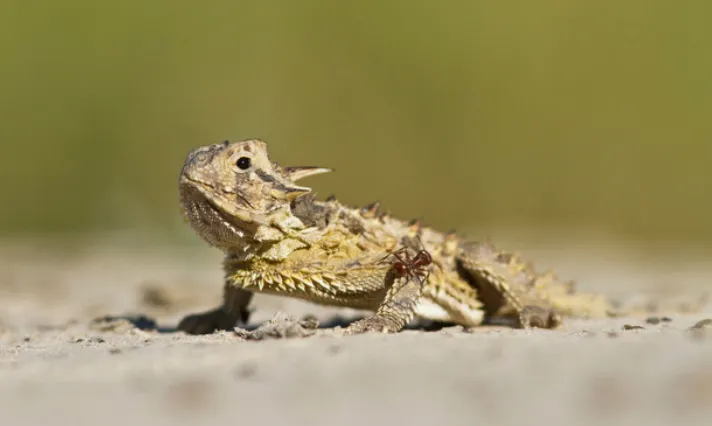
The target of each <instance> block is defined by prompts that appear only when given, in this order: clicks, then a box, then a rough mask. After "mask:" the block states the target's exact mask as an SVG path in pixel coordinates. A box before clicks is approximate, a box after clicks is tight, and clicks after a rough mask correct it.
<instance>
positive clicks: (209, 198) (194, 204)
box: [180, 177, 256, 237]
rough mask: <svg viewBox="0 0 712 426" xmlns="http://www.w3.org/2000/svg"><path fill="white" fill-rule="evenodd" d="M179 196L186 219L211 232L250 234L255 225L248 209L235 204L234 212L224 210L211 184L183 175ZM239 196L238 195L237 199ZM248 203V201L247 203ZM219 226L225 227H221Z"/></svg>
mask: <svg viewBox="0 0 712 426" xmlns="http://www.w3.org/2000/svg"><path fill="white" fill-rule="evenodd" d="M180 192H181V198H182V199H183V200H184V207H183V208H184V210H185V213H186V215H187V216H188V219H189V220H190V222H191V223H193V225H194V226H197V227H200V228H202V229H204V230H206V231H207V230H208V229H210V228H212V229H214V230H213V231H211V233H215V234H222V235H224V234H225V232H224V231H227V233H229V234H232V235H234V236H239V237H245V236H252V235H254V233H255V232H256V226H255V224H254V222H253V221H252V220H250V219H251V215H250V213H249V211H247V210H243V209H240V208H239V207H237V206H236V209H235V210H236V212H231V211H227V210H225V208H224V207H222V206H221V203H220V202H219V201H218V200H216V198H218V197H220V195H216V194H218V191H217V190H216V188H215V187H213V186H212V185H208V184H206V183H204V182H200V181H196V180H193V179H189V178H187V177H184V179H182V181H181V188H180ZM240 198H241V197H239V196H238V199H240ZM248 204H249V203H248ZM221 228H226V229H222V231H221Z"/></svg>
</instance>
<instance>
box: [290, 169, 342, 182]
mask: <svg viewBox="0 0 712 426" xmlns="http://www.w3.org/2000/svg"><path fill="white" fill-rule="evenodd" d="M283 170H284V175H285V176H286V177H287V178H288V179H289V180H291V181H292V182H296V181H298V180H299V179H303V178H305V177H307V176H313V175H318V174H321V173H328V172H333V171H334V169H330V168H328V167H315V166H299V167H285V168H284V169H283Z"/></svg>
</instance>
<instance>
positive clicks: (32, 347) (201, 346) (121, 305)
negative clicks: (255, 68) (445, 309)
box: [0, 244, 712, 426]
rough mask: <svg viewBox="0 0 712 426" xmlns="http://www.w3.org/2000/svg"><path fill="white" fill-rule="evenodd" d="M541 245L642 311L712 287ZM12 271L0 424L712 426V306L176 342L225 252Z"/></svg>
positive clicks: (697, 278) (5, 267)
mask: <svg viewBox="0 0 712 426" xmlns="http://www.w3.org/2000/svg"><path fill="white" fill-rule="evenodd" d="M523 247H524V248H523V250H522V252H523V253H524V254H525V255H527V256H528V257H529V258H531V259H533V260H535V261H536V262H537V265H538V266H539V267H541V268H542V269H545V268H548V267H556V270H557V271H558V272H559V275H561V276H563V277H564V278H573V279H576V280H577V282H578V283H579V287H580V288H583V289H587V290H593V289H596V290H600V291H602V292H604V293H606V294H609V295H611V296H614V297H618V298H622V299H623V300H625V301H626V302H627V303H631V304H636V303H646V301H648V300H649V299H657V300H663V301H665V303H664V305H666V306H667V305H669V306H670V307H679V306H680V305H681V304H684V303H692V302H694V301H695V300H697V298H698V296H699V295H701V294H702V293H703V292H704V291H706V290H711V289H712V286H711V285H710V278H711V277H712V265H710V264H708V263H707V262H705V261H704V259H697V258H693V257H692V256H689V255H680V256H679V258H678V259H676V260H674V261H670V257H667V255H666V256H663V257H654V258H646V257H645V256H641V255H635V254H633V253H630V252H623V251H615V250H611V249H609V248H602V249H592V248H590V247H589V248H586V249H585V250H583V249H582V250H579V251H572V250H571V249H563V248H549V249H546V250H543V249H534V248H533V246H526V245H524V246H523ZM0 256H1V259H0V425H49V424H66V425H125V424H130V425H136V426H138V425H164V424H165V425H169V424H170V425H179V424H193V425H195V424H209V423H208V422H210V423H211V424H217V422H221V423H224V424H227V423H230V424H255V423H254V422H258V423H257V424H298V425H301V424H305V425H306V424H309V425H319V424H330V425H358V424H364V423H365V424H387V423H388V424H410V425H421V424H422V425H436V424H448V425H460V424H462V425H473V424H488V425H491V424H497V425H509V424H512V425H514V424H527V425H531V424H546V425H550V426H551V425H571V424H577V425H578V424H581V425H588V424H604V423H605V424H607V425H634V424H640V425H643V424H645V425H671V424H675V425H688V424H689V425H697V424H699V425H703V424H705V425H709V424H712V328H694V329H691V326H693V325H694V324H696V323H698V322H699V321H701V320H704V319H706V318H712V308H711V307H710V306H709V305H705V306H704V307H703V308H702V310H701V311H699V312H694V313H686V314H679V313H666V312H658V313H655V314H651V315H649V316H650V317H655V318H658V319H660V318H661V317H663V316H664V315H667V316H669V318H665V319H664V320H663V321H659V322H657V323H655V324H653V323H651V322H656V321H655V320H652V321H646V317H645V316H644V317H639V318H638V317H636V318H618V319H610V320H595V321H594V320H575V321H571V320H570V321H567V322H566V324H565V327H563V328H562V329H560V330H555V331H545V330H533V331H528V330H512V329H508V328H503V327H483V328H481V329H477V330H475V331H470V332H468V331H466V330H463V329H462V328H460V327H450V328H444V329H441V330H439V331H424V330H422V329H417V328H416V329H410V330H406V331H404V332H403V333H400V334H398V335H362V336H353V337H348V338H345V337H342V336H340V335H339V333H338V329H337V331H334V330H333V329H329V328H321V329H319V330H317V331H316V333H315V334H314V335H312V336H311V337H308V338H298V339H280V340H263V341H245V340H240V339H239V338H237V337H236V336H235V335H234V334H232V333H220V334H215V335H210V336H187V335H184V334H182V333H177V332H175V331H174V329H173V328H174V327H175V325H176V324H177V321H178V320H179V319H180V318H181V317H182V316H183V315H185V314H187V313H193V312H196V311H200V310H203V309H207V308H210V307H212V306H214V305H216V304H217V303H218V301H219V299H220V287H221V283H220V281H221V274H220V270H219V267H218V265H219V262H220V255H219V253H216V252H214V251H210V250H200V251H195V250H184V251H177V250H172V251H168V250H153V251H145V250H143V251H142V250H121V249H118V248H117V247H113V248H112V247H111V246H104V247H102V246H90V247H87V248H85V249H83V250H80V251H78V252H62V251H61V250H60V251H54V250H51V249H44V250H42V251H41V252H40V251H38V248H37V247H36V246H33V245H24V246H23V245H17V244H15V245H11V246H6V247H5V248H2V249H0ZM254 306H255V308H256V311H255V314H254V318H253V322H254V324H255V325H258V324H260V323H262V322H264V321H266V320H268V319H270V318H272V316H273V315H274V314H275V313H276V312H278V311H284V312H288V313H289V314H293V315H295V316H297V317H298V318H299V317H302V316H304V315H307V314H312V315H315V316H316V317H317V318H318V319H319V320H320V322H322V324H330V325H333V324H345V323H347V322H348V321H350V320H352V319H354V318H357V317H359V316H360V315H362V313H360V312H356V311H344V310H340V311H336V310H330V309H324V308H319V307H316V306H313V305H310V304H306V303H302V302H295V301H289V300H284V299H278V298H272V297H264V296H258V297H257V298H256V300H255V304H254ZM105 316H115V317H122V316H128V317H131V318H132V319H133V320H134V321H133V322H129V321H125V320H116V319H115V320H106V319H105V320H102V321H96V319H97V318H101V317H105ZM135 324H137V325H138V326H139V327H136V326H134V325H135Z"/></svg>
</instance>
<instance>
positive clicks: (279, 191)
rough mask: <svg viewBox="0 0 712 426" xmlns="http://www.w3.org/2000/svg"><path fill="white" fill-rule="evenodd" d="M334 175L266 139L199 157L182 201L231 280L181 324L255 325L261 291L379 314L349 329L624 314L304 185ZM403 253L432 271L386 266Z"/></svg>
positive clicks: (544, 323)
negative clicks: (252, 318) (288, 158)
mask: <svg viewBox="0 0 712 426" xmlns="http://www.w3.org/2000/svg"><path fill="white" fill-rule="evenodd" d="M329 171H331V169H329V168H324V167H311V166H310V167H282V166H279V165H278V164H276V163H275V162H273V161H271V160H270V158H269V156H268V152H267V144H266V143H265V142H264V141H262V140H258V139H251V140H243V141H238V142H229V141H225V142H223V143H219V144H213V145H206V146H202V147H198V148H196V149H194V150H193V151H191V152H190V153H189V154H188V157H187V159H186V161H185V164H184V166H183V169H182V171H181V173H180V178H179V193H180V205H181V208H182V211H183V213H184V215H185V217H186V219H187V221H188V222H189V224H190V226H191V227H192V228H193V229H194V231H195V232H196V233H197V234H198V235H199V236H200V237H202V239H204V240H205V241H206V242H207V243H209V244H210V245H211V246H213V247H216V248H218V249H220V250H222V251H223V252H224V253H225V257H224V261H223V269H224V274H225V282H224V294H223V304H222V306H220V307H218V308H217V309H214V310H211V311H208V312H203V313H199V314H194V315H190V316H187V317H185V318H184V319H183V320H182V321H181V322H180V324H179V326H178V328H179V330H182V331H185V332H187V333H191V334H204V333H211V332H213V331H215V330H220V329H232V328H233V327H235V326H236V324H239V323H246V322H247V321H248V318H249V310H248V305H249V303H250V301H251V299H252V295H253V294H254V293H255V292H263V293H268V294H274V295H283V296H288V297H295V298H300V299H304V300H308V301H312V302H316V303H320V304H324V305H330V306H341V307H350V308H356V309H365V310H370V311H372V312H375V314H374V315H373V316H369V317H366V318H364V319H360V320H357V321H354V322H352V323H351V324H350V325H349V326H348V327H347V328H346V330H345V332H346V334H358V333H363V332H367V331H377V332H390V333H394V332H398V331H400V330H402V329H403V328H404V327H405V326H406V325H407V324H408V323H409V322H410V321H411V320H413V319H415V318H420V319H428V320H434V321H439V322H448V323H455V324H459V325H462V326H465V327H474V326H478V325H481V324H483V323H484V322H486V321H487V320H491V319H496V318H504V319H507V318H509V319H511V320H513V321H514V324H516V325H517V326H519V327H524V328H527V327H542V328H554V327H557V326H558V325H559V324H560V323H561V321H562V317H563V316H578V317H601V316H606V315H608V314H609V312H611V311H613V306H612V304H611V302H610V301H609V300H607V299H606V298H605V297H603V296H602V295H597V294H589V293H579V292H575V291H574V287H573V283H572V282H564V281H560V280H559V279H558V278H557V277H556V275H555V274H554V273H552V272H546V273H543V274H540V273H537V272H536V271H535V270H534V268H533V267H532V266H531V265H530V264H529V263H526V262H524V261H522V260H521V259H520V257H519V256H518V255H516V254H515V253H509V252H504V251H500V250H498V249H497V248H495V247H494V246H493V245H492V244H491V243H490V242H489V241H484V242H473V241H468V240H464V239H462V238H461V237H459V236H458V235H456V234H455V233H454V232H449V233H443V232H438V231H436V230H434V229H431V228H429V227H427V226H423V225H422V224H421V223H420V222H419V221H416V220H412V221H409V222H407V221H402V220H399V219H396V218H394V217H391V216H390V215H388V214H386V213H383V212H381V211H379V206H378V204H377V203H374V204H371V205H368V206H366V207H363V208H352V207H348V206H346V205H344V204H342V203H340V202H339V201H337V200H336V199H335V198H334V197H329V198H328V199H326V200H324V201H319V200H317V199H316V197H315V196H314V194H313V193H312V192H311V189H310V188H308V187H304V186H300V185H297V184H296V183H295V182H297V181H299V180H300V179H303V178H306V177H308V176H313V175H317V174H320V173H325V172H329ZM421 244H422V246H421ZM403 248H405V250H408V251H409V252H413V253H415V252H418V251H419V250H421V249H424V250H425V251H426V252H427V253H428V254H429V255H430V257H431V259H428V260H431V262H427V263H428V264H427V266H426V269H427V276H425V277H423V276H418V277H415V276H411V277H408V276H406V275H411V274H403V273H402V272H403V270H402V267H403V266H410V265H402V264H401V265H399V266H400V267H401V268H400V269H401V270H400V273H399V268H395V267H394V264H393V262H384V261H383V259H387V258H388V256H389V254H392V253H394V252H396V251H398V250H401V249H403ZM421 266H422V265H421ZM415 278H419V279H415Z"/></svg>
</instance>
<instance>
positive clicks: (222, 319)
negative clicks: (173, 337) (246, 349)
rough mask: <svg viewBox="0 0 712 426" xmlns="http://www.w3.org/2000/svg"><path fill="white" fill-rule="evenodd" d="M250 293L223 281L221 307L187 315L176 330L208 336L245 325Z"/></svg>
mask: <svg viewBox="0 0 712 426" xmlns="http://www.w3.org/2000/svg"><path fill="white" fill-rule="evenodd" d="M252 296H253V293H252V292H251V291H248V290H245V289H242V288H239V287H235V286H234V285H233V284H232V283H231V282H230V281H229V280H225V286H224V288H223V304H222V306H220V307H218V308H215V309H212V310H209V311H207V312H202V313H198V314H193V315H188V316H186V317H185V318H183V319H182V320H181V321H180V323H179V324H178V330H180V331H184V332H186V333H188V334H210V333H213V332H215V331H217V330H232V329H233V328H234V327H235V325H236V324H237V323H238V322H240V323H242V324H245V323H247V321H248V320H249V317H250V311H249V309H248V306H249V304H250V301H251V300H252Z"/></svg>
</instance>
